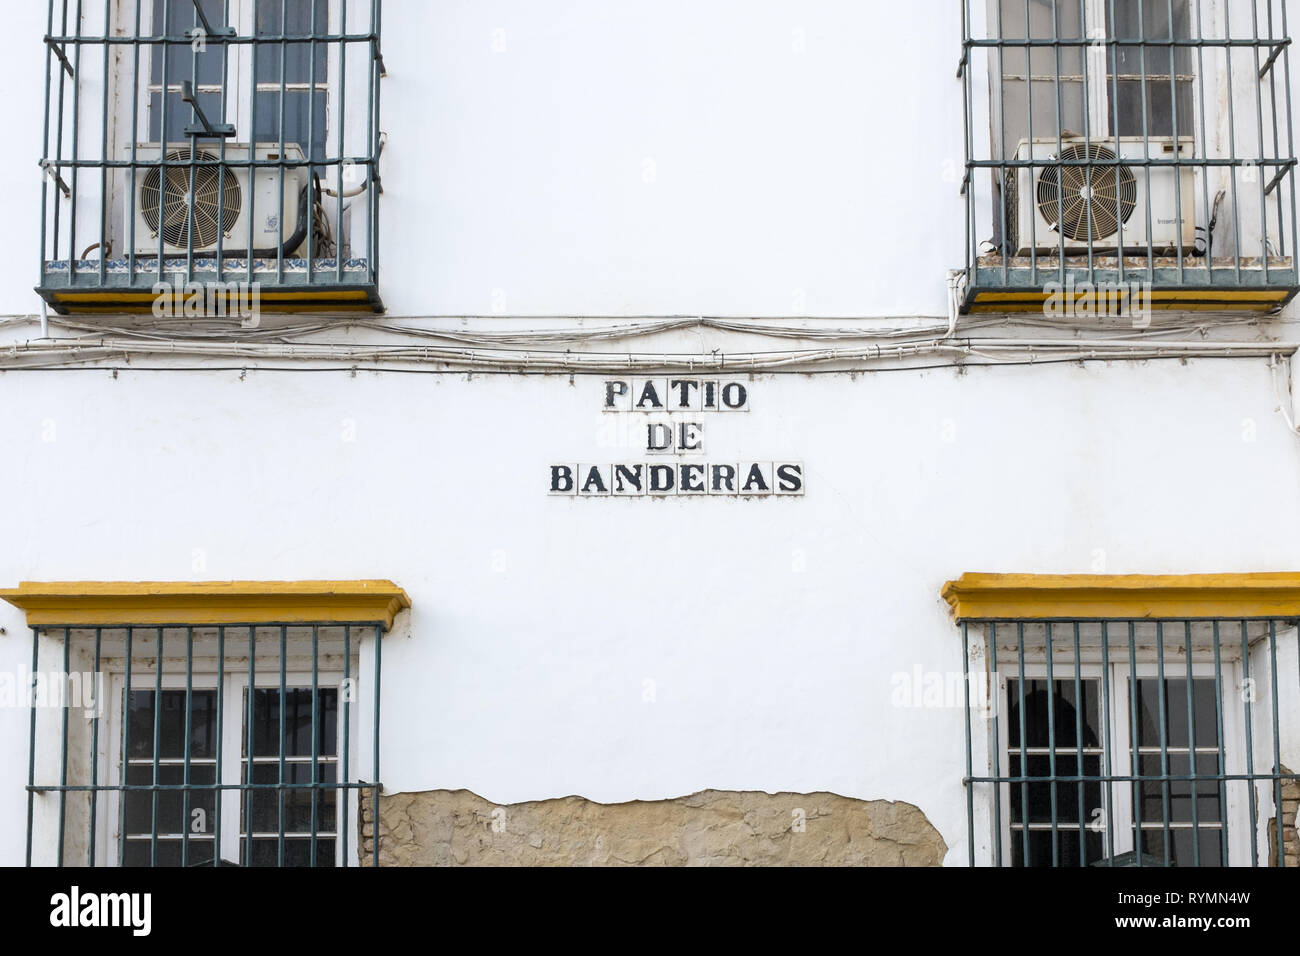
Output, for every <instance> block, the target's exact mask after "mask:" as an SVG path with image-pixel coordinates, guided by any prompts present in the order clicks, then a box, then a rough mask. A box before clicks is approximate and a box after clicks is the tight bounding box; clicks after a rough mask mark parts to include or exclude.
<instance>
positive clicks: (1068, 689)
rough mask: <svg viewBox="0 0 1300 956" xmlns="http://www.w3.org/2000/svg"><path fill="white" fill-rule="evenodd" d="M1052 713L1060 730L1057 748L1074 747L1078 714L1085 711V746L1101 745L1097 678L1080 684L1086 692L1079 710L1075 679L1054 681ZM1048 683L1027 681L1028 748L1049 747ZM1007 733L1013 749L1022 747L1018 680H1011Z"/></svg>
mask: <svg viewBox="0 0 1300 956" xmlns="http://www.w3.org/2000/svg"><path fill="white" fill-rule="evenodd" d="M1052 683H1053V691H1052V704H1053V707H1052V710H1053V719H1054V721H1055V730H1056V746H1057V747H1060V748H1066V749H1068V748H1073V747H1075V746H1076V744H1077V738H1076V727H1077V724H1076V715H1078V713H1079V711H1080V710H1082V712H1083V718H1082V719H1083V745H1084V746H1085V747H1095V746H1097V741H1098V739H1099V730H1100V727H1099V725H1098V716H1099V711H1098V707H1097V701H1098V684H1099V682H1098V681H1097V680H1096V679H1095V678H1088V679H1087V680H1081V681H1080V682H1079V684H1080V687H1081V689H1082V692H1083V703H1082V707H1077V706H1076V704H1075V696H1074V679H1073V678H1070V679H1069V680H1056V681H1053V682H1052ZM1047 702H1048V693H1047V681H1046V680H1041V679H1039V680H1028V681H1026V682H1025V746H1026V747H1046V746H1047V745H1048V732H1049V725H1048V720H1047ZM1006 714H1007V733H1008V734H1009V738H1010V744H1009V749H1019V748H1020V685H1019V683H1018V682H1017V681H1015V680H1009V681H1007V708H1006Z"/></svg>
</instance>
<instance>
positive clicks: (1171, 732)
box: [1137, 677, 1219, 747]
mask: <svg viewBox="0 0 1300 956" xmlns="http://www.w3.org/2000/svg"><path fill="white" fill-rule="evenodd" d="M1192 684H1193V688H1192V696H1193V720H1195V724H1194V729H1195V731H1196V746H1197V747H1217V746H1218V744H1219V729H1218V719H1217V715H1216V711H1215V700H1214V679H1213V678H1210V677H1206V678H1194V679H1193V680H1192ZM1137 692H1138V699H1139V701H1140V703H1139V707H1138V746H1140V747H1159V746H1160V682H1159V680H1158V679H1155V678H1142V679H1140V680H1138V682H1137ZM1165 745H1166V746H1167V747H1186V746H1187V745H1188V734H1187V681H1186V680H1185V679H1166V680H1165Z"/></svg>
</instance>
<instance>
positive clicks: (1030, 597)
mask: <svg viewBox="0 0 1300 956" xmlns="http://www.w3.org/2000/svg"><path fill="white" fill-rule="evenodd" d="M941 594H942V595H943V598H944V600H945V601H947V602H948V606H949V607H950V608H951V609H952V614H953V617H954V618H955V619H956V620H958V621H981V620H983V621H989V620H1023V621H1027V620H1047V619H1054V618H1060V619H1076V620H1077V619H1080V618H1105V619H1118V620H1134V619H1139V620H1140V619H1143V618H1172V619H1184V618H1220V619H1236V618H1262V617H1268V618H1277V617H1300V573H1298V572H1294V571H1268V572H1260V573H1246V574H988V573H981V572H970V571H968V572H967V573H965V574H963V575H962V576H961V577H959V578H957V580H955V581H949V582H948V583H946V584H945V585H944V586H943V590H942V591H941Z"/></svg>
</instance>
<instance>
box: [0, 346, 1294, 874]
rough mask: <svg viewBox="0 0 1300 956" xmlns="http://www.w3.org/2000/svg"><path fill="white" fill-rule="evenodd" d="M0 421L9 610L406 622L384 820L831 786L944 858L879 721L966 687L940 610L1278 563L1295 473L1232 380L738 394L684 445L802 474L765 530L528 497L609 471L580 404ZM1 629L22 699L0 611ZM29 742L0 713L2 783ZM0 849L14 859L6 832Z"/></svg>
mask: <svg viewBox="0 0 1300 956" xmlns="http://www.w3.org/2000/svg"><path fill="white" fill-rule="evenodd" d="M0 389H3V391H4V394H5V406H6V408H7V410H8V411H7V414H6V415H5V417H4V419H3V422H2V423H0V440H2V441H3V447H5V448H6V449H8V451H9V460H8V462H7V464H8V468H7V469H6V472H5V493H6V499H7V500H9V501H11V502H12V503H13V504H14V505H15V507H14V509H13V511H12V513H11V515H10V518H9V520H8V522H7V528H6V539H7V540H8V541H11V542H13V543H14V545H15V546H14V547H12V548H9V549H6V550H5V552H4V553H3V556H2V557H0V578H3V580H5V581H18V580H28V579H41V578H50V577H57V578H64V579H73V580H75V579H90V580H98V579H105V580H115V579H127V580H135V579H138V580H155V579H157V580H170V579H179V580H190V579H212V580H225V579H231V578H251V579H258V578H269V579H304V578H348V577H376V576H382V577H390V578H392V579H393V580H394V581H397V582H398V583H399V584H401V585H402V586H403V587H405V588H406V589H407V590H408V592H409V593H410V595H411V598H412V601H413V604H414V608H413V610H412V611H411V612H410V614H409V615H407V616H404V618H403V619H401V620H399V626H398V628H397V629H396V631H395V632H394V633H393V634H392V635H391V636H390V637H389V638H388V639H387V642H386V644H385V656H384V660H385V676H384V682H385V683H384V723H383V728H384V738H383V742H382V754H383V762H384V783H385V786H386V787H387V788H390V789H393V790H423V789H431V788H440V787H448V788H461V787H464V788H468V789H471V790H474V791H475V792H477V793H480V794H482V795H484V796H486V797H487V798H488V799H491V800H495V801H499V802H503V803H504V802H514V801H521V800H528V799H537V798H544V797H549V796H557V795H566V794H570V793H577V794H581V795H584V796H587V797H590V798H592V799H596V800H600V801H621V800H628V799H633V798H660V797H671V796H678V795H682V794H685V793H690V792H693V791H695V790H699V789H703V788H706V787H714V788H721V789H758V790H769V791H777V790H793V791H809V790H831V791H835V792H838V793H843V794H848V795H854V796H861V797H871V798H881V797H883V798H889V799H900V800H907V801H910V802H913V803H915V804H917V805H918V806H920V807H921V808H922V809H923V810H924V811H925V812H926V813H927V814H928V815H929V816H930V819H931V820H932V821H933V822H934V823H935V824H936V825H937V826H938V827H939V828H940V830H941V832H942V833H943V835H944V837H945V839H947V840H948V842H949V843H950V844H951V845H953V846H954V847H956V848H957V849H958V850H963V851H964V796H963V792H962V789H961V786H960V776H961V764H962V760H963V750H962V739H963V724H962V713H961V711H960V710H959V709H956V710H933V709H900V708H897V707H894V706H892V705H891V702H890V692H891V690H892V686H891V684H890V677H891V675H893V674H894V673H896V672H911V671H912V669H913V667H914V666H915V665H916V664H917V663H919V664H920V665H921V667H922V669H923V670H925V671H930V670H936V671H955V670H959V669H960V666H961V657H960V643H959V640H958V636H957V631H956V629H955V628H954V627H953V625H952V624H951V623H950V621H949V619H948V617H947V609H946V606H945V605H944V604H943V602H942V601H941V600H940V598H939V588H940V586H941V585H942V583H943V581H944V580H945V579H947V578H949V577H953V576H956V575H957V574H959V573H960V572H962V571H965V570H994V571H999V570H1006V571H1009V570H1026V569H1032V570H1036V571H1090V570H1096V569H1097V564H1096V562H1097V560H1098V555H1097V552H1099V551H1100V552H1104V561H1105V565H1104V569H1105V570H1107V571H1113V572H1122V571H1149V572H1193V571H1217V570H1242V571H1248V570H1267V569H1276V568H1288V567H1294V566H1296V565H1297V564H1298V563H1300V555H1298V554H1297V549H1296V543H1295V536H1294V535H1293V534H1287V533H1285V531H1284V529H1288V528H1290V529H1294V528H1295V527H1297V524H1298V519H1300V514H1298V513H1297V512H1298V511H1300V504H1297V502H1296V501H1295V497H1294V494H1293V491H1294V487H1295V480H1294V475H1295V474H1296V469H1297V468H1298V467H1300V460H1298V459H1300V444H1297V442H1296V440H1295V438H1294V437H1293V436H1291V435H1290V434H1289V433H1287V432H1286V431H1285V429H1284V428H1283V426H1282V425H1281V422H1280V419H1279V418H1278V417H1277V416H1275V415H1273V413H1272V408H1273V403H1274V399H1273V397H1272V388H1271V385H1270V383H1269V380H1268V374H1267V370H1266V369H1265V368H1264V367H1263V364H1262V363H1260V362H1257V361H1246V362H1241V361H1207V362H1194V363H1192V364H1191V365H1189V366H1183V365H1181V364H1179V363H1177V362H1164V363H1151V364H1149V365H1143V366H1133V365H1123V364H1121V365H1117V366H1112V367H1103V366H1092V367H1089V368H1086V369H1080V368H1078V367H1076V366H1056V367H1040V368H1032V369H1024V368H1013V369H997V370H989V369H977V370H971V371H968V372H967V373H966V374H964V375H958V374H956V373H955V372H953V371H951V370H941V371H929V372H895V373H882V374H875V375H866V376H858V377H854V378H850V377H849V376H846V375H823V376H813V377H809V376H771V377H760V378H758V379H757V380H755V381H754V382H752V383H751V396H752V399H751V401H752V404H753V410H752V411H751V412H750V413H748V414H736V415H729V416H715V418H721V417H725V421H721V422H719V423H718V424H716V425H715V424H713V423H712V422H710V424H709V426H708V433H707V439H708V449H709V454H708V456H707V457H709V458H710V459H712V460H727V459H728V458H729V457H737V458H739V457H743V456H745V455H748V454H749V453H750V452H751V451H758V449H760V448H761V449H762V454H763V455H767V454H771V455H773V456H782V457H790V458H792V459H793V458H797V459H800V460H802V461H804V462H805V464H806V468H807V475H808V486H807V493H806V495H805V496H804V497H802V498H790V499H776V498H773V499H768V500H764V499H730V498H723V499H708V500H700V499H676V498H674V499H667V500H653V499H649V498H645V499H633V500H580V499H570V498H556V497H549V496H547V494H546V479H547V474H546V469H547V466H548V465H549V464H550V463H551V462H553V461H564V460H569V459H573V460H586V459H589V458H596V460H603V459H600V458H599V457H598V456H599V455H601V454H605V453H607V452H605V451H602V450H601V449H600V448H599V437H598V429H599V427H600V424H601V417H600V413H599V412H598V411H597V409H598V407H599V402H600V393H601V388H600V380H599V379H597V378H591V377H579V378H577V379H576V380H575V382H574V383H573V384H572V385H570V384H569V381H568V379H567V377H517V376H478V377H476V378H475V379H474V380H473V381H469V382H467V381H465V378H464V376H437V375H421V374H413V375H412V374H387V375H385V374H375V373H370V372H363V373H360V374H358V375H357V376H356V377H355V378H354V377H352V376H351V375H350V374H349V373H347V372H346V371H340V372H328V373H284V372H281V373H276V372H256V371H255V372H251V373H249V374H248V376H247V377H246V379H245V380H244V381H242V382H241V381H240V380H239V373H238V372H234V371H226V372H210V373H194V372H131V371H126V372H122V373H121V374H119V376H118V377H117V378H116V379H115V378H113V377H112V375H111V373H109V372H107V371H99V370H96V371H81V372H56V373H45V372H6V373H4V374H3V375H0ZM1030 391H1032V394H1033V395H1034V396H1035V397H1034V398H1033V400H1027V398H1026V394H1027V392H1030ZM921 392H923V393H924V394H925V396H926V397H927V401H926V402H924V403H922V402H918V401H916V400H915V396H916V395H917V394H918V393H921ZM51 409H57V410H58V411H57V412H55V413H54V418H55V421H56V425H57V440H55V441H53V442H45V441H42V436H41V433H42V422H43V421H44V420H45V419H46V418H48V417H50V416H51V411H50V410H51ZM271 412H274V414H273V415H272V414H271ZM1244 419H1254V420H1255V421H1256V422H1257V423H1258V429H1257V434H1256V438H1255V441H1254V442H1253V443H1243V439H1242V422H1243V420H1244ZM348 421H350V422H351V423H352V424H353V425H354V426H355V440H354V441H351V442H348V441H344V440H342V436H343V433H344V427H345V422H348ZM948 434H951V436H952V440H951V441H948V440H946V437H945V436H946V435H948ZM632 457H635V456H632ZM195 549H199V550H201V551H202V552H203V553H204V554H205V556H206V561H207V565H206V570H205V571H204V572H203V573H201V574H196V573H195V572H194V570H193V567H192V561H193V553H194V551H195ZM497 552H500V553H499V554H498V553H497ZM502 561H504V567H505V570H504V571H498V570H495V569H494V568H495V567H500V565H501V562H502ZM800 568H802V570H800ZM0 624H3V626H4V627H5V628H6V630H7V631H8V633H9V635H10V636H9V637H7V638H6V639H4V640H3V641H0V654H3V660H4V666H5V667H9V668H15V669H21V668H22V667H23V666H24V655H25V654H26V653H29V650H28V648H29V643H28V641H27V640H25V639H24V638H23V635H24V633H25V632H24V629H23V622H22V618H21V615H20V614H19V613H17V612H16V611H14V610H13V609H10V608H8V607H7V606H4V607H3V608H0ZM647 679H649V680H653V681H654V682H655V698H656V700H655V702H654V703H646V702H645V701H644V700H643V690H644V683H643V682H644V681H645V680H647ZM26 729H27V728H26V715H25V713H22V712H17V711H5V712H0V733H2V734H3V738H0V739H3V740H4V741H5V744H4V746H5V750H6V752H8V753H10V754H18V755H21V754H22V753H23V752H24V749H25V748H24V744H25V737H26ZM7 766H8V769H7V770H6V771H5V773H6V777H7V779H8V780H9V783H8V785H7V786H6V787H4V788H3V789H0V814H5V815H6V817H7V818H8V819H21V818H22V816H23V813H24V812H25V808H24V807H23V797H22V790H21V783H22V781H21V779H20V778H22V777H23V776H24V773H25V767H24V766H21V765H20V762H15V763H10V764H8V765H7ZM0 841H3V845H0V855H2V856H0V858H4V859H6V860H9V861H15V860H16V859H17V858H18V857H17V855H18V854H19V853H20V851H21V845H22V828H21V827H15V828H6V829H5V830H4V831H3V834H0Z"/></svg>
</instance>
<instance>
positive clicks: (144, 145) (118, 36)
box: [37, 0, 384, 317]
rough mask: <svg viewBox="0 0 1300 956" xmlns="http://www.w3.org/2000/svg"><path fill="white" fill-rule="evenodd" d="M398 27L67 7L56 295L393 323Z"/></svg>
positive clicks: (53, 177)
mask: <svg viewBox="0 0 1300 956" xmlns="http://www.w3.org/2000/svg"><path fill="white" fill-rule="evenodd" d="M379 30H380V5H379V3H378V0H128V2H125V3H112V4H101V5H93V4H92V5H87V6H86V8H85V9H83V8H82V6H81V5H80V4H72V3H71V2H70V0H50V15H49V36H47V38H46V44H47V57H46V91H47V95H46V129H45V137H44V153H43V156H42V159H41V165H42V166H43V168H44V169H45V172H46V180H45V185H44V189H43V203H42V233H41V244H42V251H41V261H42V278H41V282H40V284H39V286H38V289H37V291H38V292H40V294H41V295H42V296H43V297H44V298H45V299H46V301H48V302H49V303H50V304H51V305H52V306H53V307H54V308H55V310H56V311H59V312H61V313H67V312H92V313H102V312H131V311H151V310H153V309H154V307H155V305H156V304H157V299H158V295H159V292H158V290H157V288H156V287H157V286H158V285H159V284H162V285H164V286H167V285H170V286H175V287H178V288H179V287H182V286H184V285H187V284H188V285H190V286H191V287H192V286H193V285H195V284H197V285H199V286H200V287H207V288H206V289H205V291H208V290H210V291H212V292H213V293H214V294H215V296H216V297H217V298H218V299H219V300H220V301H221V302H222V303H223V304H227V303H228V302H229V299H230V293H231V291H232V290H231V289H230V288H229V286H230V284H232V283H241V282H242V283H244V284H245V286H250V287H251V286H253V285H254V284H256V285H257V287H258V301H257V303H256V307H257V308H258V309H260V310H265V311H296V310H300V309H302V308H304V307H307V306H309V305H310V306H313V307H315V308H318V309H323V310H328V311H337V310H340V309H342V310H354V311H355V310H363V311H382V308H383V306H382V301H381V300H380V298H379V290H378V215H379V201H378V198H379V194H380V192H381V191H382V189H381V184H380V177H379V154H380V150H381V148H382V139H381V136H380V133H379V117H380V112H379V99H380V97H379V94H380V79H381V77H382V76H383V75H384V66H383V57H382V55H381V53H380V48H379ZM241 291H242V290H241ZM178 297H179V296H175V295H174V296H171V297H170V298H169V299H168V301H169V302H173V301H174V300H175V299H176V298H178ZM225 314H226V313H225V312H224V311H222V312H220V313H219V315H222V316H224V315H225ZM241 317H247V316H242V315H241Z"/></svg>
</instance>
